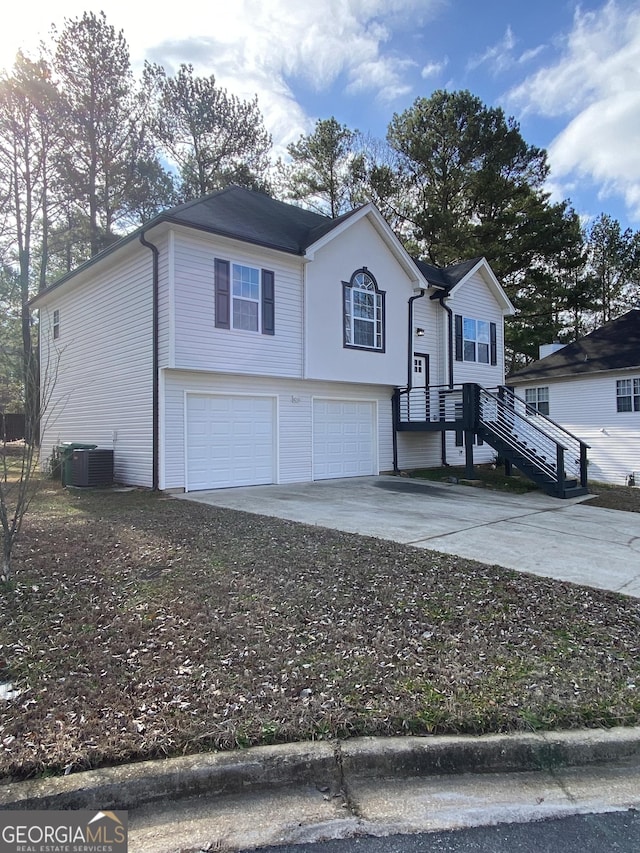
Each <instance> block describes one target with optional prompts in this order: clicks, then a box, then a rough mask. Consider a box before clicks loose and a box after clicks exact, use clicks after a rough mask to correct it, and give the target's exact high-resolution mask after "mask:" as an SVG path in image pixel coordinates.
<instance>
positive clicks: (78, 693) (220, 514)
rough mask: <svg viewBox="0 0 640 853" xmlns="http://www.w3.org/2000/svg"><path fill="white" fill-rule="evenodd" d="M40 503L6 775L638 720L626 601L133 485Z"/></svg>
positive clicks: (19, 592)
mask: <svg viewBox="0 0 640 853" xmlns="http://www.w3.org/2000/svg"><path fill="white" fill-rule="evenodd" d="M47 500H48V503H47V504H46V505H45V506H43V507H41V509H40V512H38V513H37V514H34V515H32V516H31V517H30V518H29V519H28V521H27V522H26V526H25V530H24V536H23V539H22V543H21V545H20V547H19V548H18V549H17V551H16V568H17V581H16V585H15V588H14V589H12V590H7V591H6V593H5V594H4V597H3V598H2V600H1V601H0V606H1V608H2V622H1V623H0V659H2V660H3V661H4V662H6V663H7V665H8V668H10V671H11V676H12V680H13V681H14V682H15V684H16V686H17V687H18V688H19V689H20V691H22V692H21V695H20V697H19V699H18V700H16V701H11V702H7V703H4V704H0V773H2V774H3V775H4V776H5V777H8V778H24V777H28V776H33V775H36V774H38V773H42V772H44V771H47V772H58V773H63V772H73V771H77V770H80V769H84V768H88V767H94V766H99V765H101V764H113V763H118V762H121V761H127V760H133V759H140V758H149V757H154V756H164V755H174V754H182V753H183V752H188V751H190V750H195V749H202V748H215V749H230V748H235V747H237V746H247V745H250V744H254V743H276V742H279V741H285V740H304V739H311V738H332V737H344V736H349V735H353V734H406V733H423V734H424V733H433V732H485V731H508V730H514V729H523V728H539V727H554V726H564V727H571V726H584V725H593V726H596V725H613V724H617V723H623V724H624V723H629V724H630V723H637V722H638V720H639V719H640V698H639V694H638V691H637V690H636V686H635V685H636V684H638V683H640V681H639V678H640V655H639V654H638V652H639V648H640V641H639V637H640V632H639V630H638V629H639V628H640V605H639V603H638V602H637V601H635V600H633V599H628V598H624V597H622V596H617V595H614V594H610V593H606V592H601V591H597V590H591V589H586V588H581V587H576V586H572V585H570V584H563V583H558V582H555V581H552V580H545V579H543V578H537V577H535V578H534V577H531V576H527V575H519V574H517V573H515V572H511V571H507V570H503V569H501V568H499V567H495V566H485V565H481V564H479V563H474V562H473V561H468V560H462V559H460V558H456V557H449V556H446V555H441V554H435V553H431V552H428V551H424V550H418V549H411V548H409V547H405V546H402V545H397V544H394V543H390V542H384V541H381V540H376V539H372V538H364V537H358V536H352V535H349V534H342V533H337V532H333V531H330V530H326V529H323V528H320V527H307V526H304V525H297V524H294V523H289V522H286V521H279V520H276V519H272V518H265V517H260V516H252V515H248V514H243V513H239V512H233V511H227V510H220V509H214V508H209V507H205V506H200V505H195V504H188V503H185V502H182V501H166V500H159V499H158V498H157V497H155V496H153V495H151V494H148V493H145V492H141V491H134V492H130V493H118V494H114V493H111V492H107V491H105V492H83V493H80V494H78V493H66V492H59V493H57V494H55V495H54V496H52V495H51V494H49V495H48V498H47ZM65 508H66V511H65ZM68 768H71V770H69V769H68Z"/></svg>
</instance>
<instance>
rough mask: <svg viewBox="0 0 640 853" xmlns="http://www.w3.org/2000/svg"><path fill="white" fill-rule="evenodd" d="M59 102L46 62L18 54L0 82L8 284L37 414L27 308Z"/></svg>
mask: <svg viewBox="0 0 640 853" xmlns="http://www.w3.org/2000/svg"><path fill="white" fill-rule="evenodd" d="M58 103H59V99H58V94H57V91H56V89H55V87H54V86H53V85H52V83H51V74H50V69H49V66H48V65H47V63H46V62H45V61H44V60H38V61H36V62H34V61H32V60H30V59H28V58H27V57H25V56H24V55H23V54H22V53H18V54H17V56H16V60H15V63H14V66H13V69H12V73H11V74H5V75H3V76H2V77H1V78H0V182H2V187H1V188H0V193H1V195H2V196H3V199H4V204H5V205H6V207H5V213H6V221H5V228H4V239H5V244H4V251H3V255H4V264H5V267H6V268H5V279H6V278H7V277H9V278H14V275H13V270H15V282H16V283H17V294H16V296H15V300H16V301H15V303H14V305H13V308H14V309H15V310H16V311H17V313H18V316H19V317H20V330H21V341H22V365H23V383H24V399H25V402H26V404H28V405H29V406H30V407H31V408H32V409H33V410H35V399H36V397H37V371H36V370H35V369H34V365H35V364H36V357H35V346H34V342H33V340H32V330H31V316H30V311H29V305H28V303H29V299H30V297H31V296H32V295H33V292H34V290H36V289H38V288H39V289H42V287H44V285H45V283H46V270H47V262H48V257H47V255H48V249H47V247H48V233H49V215H50V184H51V181H52V159H53V156H54V152H55V145H56V138H57V126H58V125H57V121H58V118H59V116H58V113H57V108H58ZM29 438H30V436H29Z"/></svg>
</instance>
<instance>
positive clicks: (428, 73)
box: [420, 56, 449, 80]
mask: <svg viewBox="0 0 640 853" xmlns="http://www.w3.org/2000/svg"><path fill="white" fill-rule="evenodd" d="M448 64H449V57H448V56H445V58H444V59H443V60H442V62H428V63H427V64H426V65H425V66H424V68H423V69H422V71H421V72H420V74H421V77H422V79H423V80H428V79H429V77H437V76H438V74H441V73H442V72H443V71H444V69H445V68H446V67H447V65H448Z"/></svg>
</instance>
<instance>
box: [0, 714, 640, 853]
mask: <svg viewBox="0 0 640 853" xmlns="http://www.w3.org/2000/svg"><path fill="white" fill-rule="evenodd" d="M14 808H22V809H37V808H38V809H59V808H67V809H69V808H92V809H93V808H95V809H101V810H105V809H128V810H129V826H130V831H129V850H130V851H131V853H137V851H144V853H170V851H178V850H181V851H186V850H193V851H199V850H208V849H216V848H226V849H242V848H249V847H255V846H261V845H267V844H282V843H293V842H304V841H316V840H320V839H328V838H342V837H348V836H353V835H356V834H359V835H362V834H370V835H388V834H391V833H396V832H417V831H425V830H427V831H428V830H437V829H452V828H461V827H464V826H475V825H486V824H494V823H499V822H512V821H529V820H539V819H542V818H549V817H557V816H561V815H567V814H577V813H587V812H603V811H612V810H620V809H628V808H636V809H637V808H640V728H629V729H624V728H619V729H612V730H588V731H576V732H550V733H543V734H535V735H534V734H531V735H528V734H525V735H521V734H509V735H488V736H484V737H466V736H458V737H433V738H428V737H427V738H416V737H407V738H354V739H353V740H347V741H341V742H335V743H332V742H316V743H300V744H284V745H279V746H266V747H256V748H252V749H247V750H238V751H235V752H229V753H217V754H204V755H196V756H190V757H185V758H177V759H167V760H165V761H149V762H142V763H139V764H132V765H125V766H123V767H116V768H106V769H103V770H97V771H88V772H85V773H78V774H73V775H70V776H67V777H63V778H54V779H43V780H37V781H33V782H23V783H17V784H14V785H4V786H2V787H0V809H14Z"/></svg>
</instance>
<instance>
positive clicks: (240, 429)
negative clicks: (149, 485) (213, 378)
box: [187, 394, 275, 490]
mask: <svg viewBox="0 0 640 853" xmlns="http://www.w3.org/2000/svg"><path fill="white" fill-rule="evenodd" d="M274 440H275V429H274V400H273V398H271V397H233V396H228V397H223V396H215V395H211V396H209V395H189V394H188V395H187V486H188V488H189V490H196V489H216V488H225V487H228V486H251V485H261V484H267V483H272V482H273V481H274V461H275V451H274Z"/></svg>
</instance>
